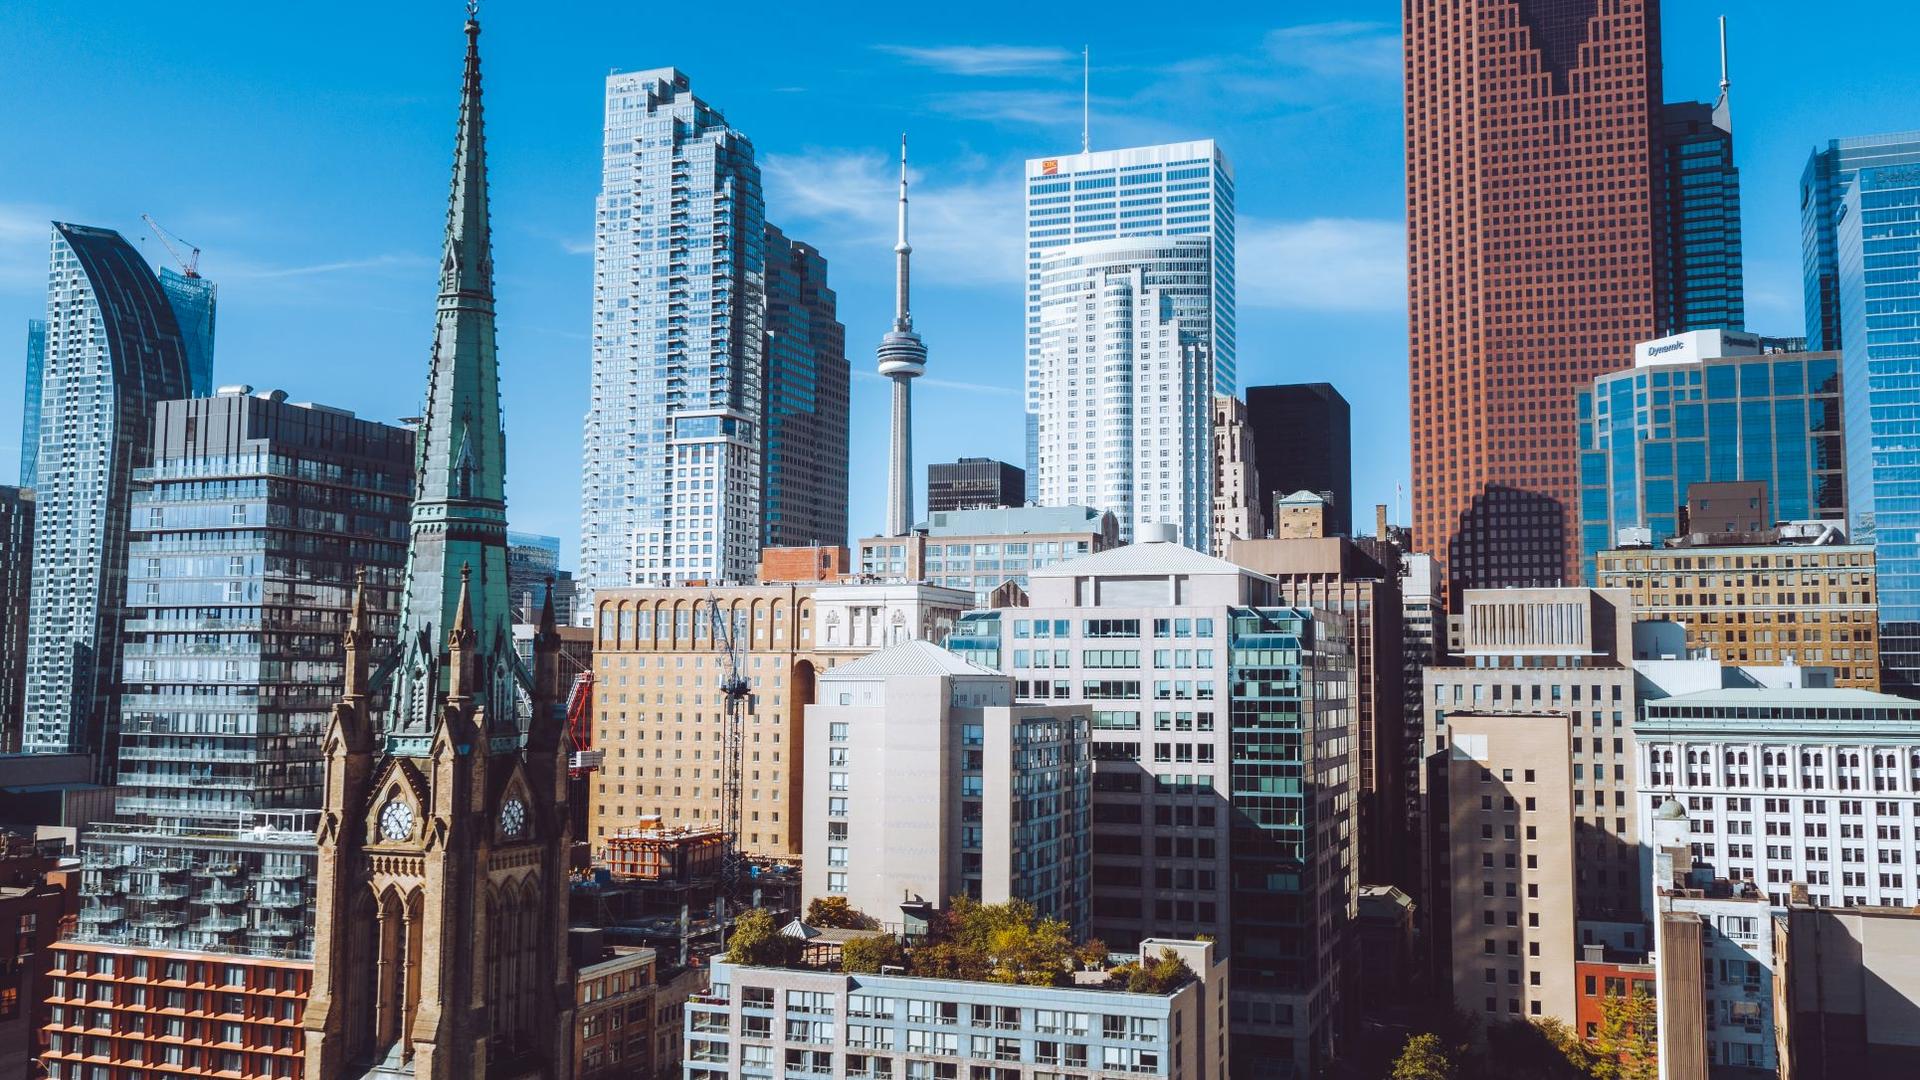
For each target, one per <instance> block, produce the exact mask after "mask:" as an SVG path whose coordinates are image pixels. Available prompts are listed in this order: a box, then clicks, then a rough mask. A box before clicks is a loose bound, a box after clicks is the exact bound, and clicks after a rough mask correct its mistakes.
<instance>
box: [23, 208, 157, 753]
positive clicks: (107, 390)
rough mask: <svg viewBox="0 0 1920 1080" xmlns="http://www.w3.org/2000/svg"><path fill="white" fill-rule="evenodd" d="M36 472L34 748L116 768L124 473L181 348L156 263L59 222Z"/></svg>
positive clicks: (31, 641) (127, 485)
mask: <svg viewBox="0 0 1920 1080" xmlns="http://www.w3.org/2000/svg"><path fill="white" fill-rule="evenodd" d="M50 254H51V265H50V270H49V274H48V281H47V338H46V366H45V370H44V374H43V379H42V382H43V387H42V392H41V412H40V455H39V461H38V464H37V466H36V469H35V473H36V475H35V484H34V493H35V513H34V525H33V552H34V561H33V600H32V610H31V613H30V619H31V623H30V626H29V629H28V645H27V650H28V651H27V706H26V722H25V727H24V730H23V736H22V739H21V747H22V749H24V750H26V751H27V752H29V753H87V754H94V755H96V762H97V768H99V769H100V771H101V773H102V778H103V779H110V778H111V777H112V775H113V773H112V767H113V754H114V750H115V747H116V735H117V729H118V725H119V716H120V695H119V686H118V684H119V679H120V644H121V641H120V635H121V627H120V621H121V616H122V609H123V605H124V604H125V602H126V590H127V523H128V521H129V519H130V517H131V515H132V505H131V503H132V488H133V474H134V471H135V470H136V469H139V468H142V467H144V466H145V465H146V463H147V457H148V453H149V449H150V448H149V446H148V441H147V440H148V430H149V425H150V424H151V422H152V413H153V407H154V403H155V402H157V401H166V400H171V399H174V398H182V397H186V396H187V394H188V390H189V383H188V373H187V355H186V348H185V345H184V344H183V342H182V340H181V336H180V327H179V323H178V322H177V321H176V320H175V317H174V313H173V307H172V305H171V304H169V303H168V301H167V297H166V293H165V292H163V291H162V290H161V288H160V281H159V279H158V278H157V277H155V276H154V273H153V268H152V267H150V266H148V265H147V262H146V260H145V259H143V258H141V256H140V253H139V252H138V251H137V250H135V249H134V247H133V245H131V244H129V243H127V241H126V240H125V239H123V238H122V237H121V236H120V234H119V233H116V232H114V231H112V230H111V229H96V228H90V227H88V226H85V225H68V224H64V223H59V222H56V223H55V224H54V226H53V237H52V244H51V245H50Z"/></svg>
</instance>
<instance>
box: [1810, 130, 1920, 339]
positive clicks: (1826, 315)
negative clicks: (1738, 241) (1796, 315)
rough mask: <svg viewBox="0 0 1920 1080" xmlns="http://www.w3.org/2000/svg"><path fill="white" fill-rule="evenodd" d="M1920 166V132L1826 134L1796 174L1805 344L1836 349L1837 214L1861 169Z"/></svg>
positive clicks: (1839, 333) (1838, 328) (1838, 333)
mask: <svg viewBox="0 0 1920 1080" xmlns="http://www.w3.org/2000/svg"><path fill="white" fill-rule="evenodd" d="M1882 165H1920V131H1905V132H1895V133H1892V134H1887V135H1862V136H1858V137H1855V138H1848V139H1830V140H1828V142H1827V145H1826V146H1825V147H1824V148H1823V149H1819V150H1815V151H1814V152H1813V154H1812V155H1811V156H1810V157H1808V158H1807V167H1806V169H1805V170H1804V171H1802V172H1801V174H1800V259H1801V263H1800V265H1801V270H1802V273H1803V276H1804V283H1805V289H1806V304H1807V348H1809V349H1813V350H1820V349H1838V348H1840V347H1841V346H1842V345H1843V344H1844V341H1843V339H1842V327H1841V319H1840V247H1839V233H1838V221H1837V218H1836V215H1837V214H1838V213H1839V210H1840V203H1841V199H1842V198H1843V196H1844V195H1845V194H1846V190H1847V185H1848V183H1849V182H1851V181H1852V179H1853V177H1854V174H1855V173H1856V172H1858V171H1859V170H1860V169H1862V168H1868V167H1877V166H1882Z"/></svg>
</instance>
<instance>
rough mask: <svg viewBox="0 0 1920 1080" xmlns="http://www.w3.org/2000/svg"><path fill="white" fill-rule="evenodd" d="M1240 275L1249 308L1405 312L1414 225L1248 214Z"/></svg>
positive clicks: (1242, 298) (1239, 249) (1242, 227)
mask: <svg viewBox="0 0 1920 1080" xmlns="http://www.w3.org/2000/svg"><path fill="white" fill-rule="evenodd" d="M1236 241H1237V242H1236V257H1237V262H1238V265H1237V267H1236V270H1235V278H1236V281H1237V283H1238V285H1239V303H1240V306H1241V307H1243V308H1246V307H1259V308H1293V309H1303V310H1314V311H1382V312H1386V311H1401V310H1404V309H1405V307H1406V302H1407V291H1406V287H1407V260H1406V228H1405V226H1403V225H1402V224H1401V223H1400V222H1397V221H1377V220H1368V219H1361V218H1310V219H1308V220H1305V221H1262V220H1259V219H1251V218H1241V219H1240V224H1239V232H1238V235H1237V237H1236Z"/></svg>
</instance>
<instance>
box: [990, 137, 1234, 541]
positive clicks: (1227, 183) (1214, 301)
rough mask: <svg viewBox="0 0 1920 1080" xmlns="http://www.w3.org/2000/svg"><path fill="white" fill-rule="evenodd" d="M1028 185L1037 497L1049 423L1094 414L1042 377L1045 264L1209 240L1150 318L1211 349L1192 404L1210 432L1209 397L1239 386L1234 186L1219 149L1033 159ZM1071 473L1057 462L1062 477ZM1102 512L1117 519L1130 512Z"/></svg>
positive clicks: (1032, 463)
mask: <svg viewBox="0 0 1920 1080" xmlns="http://www.w3.org/2000/svg"><path fill="white" fill-rule="evenodd" d="M1026 178H1027V202H1026V208H1027V393H1026V396H1027V483H1028V485H1029V490H1030V491H1045V490H1046V483H1047V479H1048V472H1049V470H1048V469H1047V467H1046V466H1045V465H1043V464H1042V463H1041V461H1040V445H1039V434H1040V429H1041V424H1042V421H1043V420H1044V419H1045V418H1046V417H1048V416H1052V417H1053V418H1054V420H1055V421H1056V422H1060V421H1064V420H1067V419H1069V417H1068V416H1067V415H1066V414H1067V413H1068V412H1069V411H1074V410H1076V409H1078V410H1084V409H1085V408H1086V405H1085V403H1084V401H1083V402H1082V403H1081V404H1080V405H1079V406H1077V407H1076V406H1075V405H1072V404H1069V402H1068V399H1067V398H1066V397H1064V396H1060V389H1061V388H1060V387H1058V386H1053V387H1049V386H1048V384H1047V381H1046V380H1045V379H1044V378H1043V377H1042V371H1043V369H1042V365H1041V344H1042V342H1041V338H1042V332H1041V310H1040V309H1041V292H1042V284H1041V274H1042V271H1041V263H1042V262H1043V261H1045V260H1047V259H1049V258H1052V257H1055V256H1058V255H1059V254H1060V253H1061V252H1060V249H1062V248H1067V247H1070V246H1073V245H1078V244H1083V243H1087V242H1089V241H1096V240H1118V239H1126V238H1141V239H1157V240H1175V239H1192V240H1204V241H1205V242H1206V246H1205V248H1204V250H1203V251H1202V252H1201V253H1200V258H1202V259H1204V260H1205V261H1206V263H1207V265H1206V266H1205V267H1204V268H1203V270H1202V271H1201V272H1200V273H1198V274H1197V275H1191V276H1186V277H1183V279H1182V280H1180V281H1179V282H1169V283H1167V287H1166V288H1165V289H1164V290H1163V291H1162V294H1161V296H1162V299H1163V300H1164V301H1165V305H1164V307H1163V309H1162V310H1159V311H1151V310H1150V311H1146V312H1144V313H1145V314H1148V315H1152V316H1155V317H1157V318H1159V319H1161V320H1171V319H1177V320H1178V321H1179V322H1180V323H1181V324H1182V325H1183V326H1185V327H1186V328H1187V329H1188V332H1189V333H1191V334H1194V335H1196V336H1197V338H1198V339H1199V340H1201V341H1204V342H1205V344H1206V349H1207V351H1208V353H1209V354H1210V355H1209V356H1208V357H1207V358H1206V360H1205V363H1207V364H1208V365H1209V372H1208V378H1207V379H1204V380H1202V390H1201V393H1200V395H1199V397H1198V398H1197V399H1196V400H1195V401H1194V402H1193V407H1194V408H1196V409H1198V410H1199V412H1200V414H1201V422H1202V424H1204V423H1205V416H1206V412H1207V405H1208V401H1209V400H1210V395H1211V394H1212V393H1213V392H1214V391H1218V392H1219V393H1223V394H1231V393H1233V391H1234V386H1235V384H1236V373H1237V367H1236V362H1235V358H1236V357H1237V355H1238V353H1237V351H1236V349H1235V342H1236V338H1235V331H1234V326H1235V324H1234V179H1233V169H1232V166H1230V165H1229V164H1228V163H1227V158H1226V155H1225V154H1224V153H1222V152H1221V151H1220V149H1219V148H1218V147H1216V146H1215V145H1214V143H1213V142H1212V140H1199V141H1195V142H1182V143H1167V144H1163V145H1160V146H1141V147H1132V148H1129V149H1125V150H1100V151H1090V152H1084V153H1079V154H1066V155H1061V156H1059V157H1049V158H1034V159H1031V160H1029V161H1028V162H1027V173H1026ZM1157 337H1158V334H1157V332H1156V338H1157ZM1082 355H1083V356H1084V355H1086V354H1082ZM1180 404H1181V405H1182V406H1183V407H1184V405H1185V403H1184V402H1183V403H1180ZM1082 419H1084V416H1083V417H1082ZM1166 434H1168V435H1169V436H1170V435H1171V434H1172V432H1167V433H1166ZM1158 445H1159V444H1157V443H1156V444H1155V446H1156V447H1157V446H1158ZM1203 446H1204V444H1203ZM1085 452H1091V451H1085ZM1204 452H1205V451H1204V449H1201V450H1197V451H1196V453H1201V454H1204ZM1065 464H1066V462H1065V461H1056V462H1054V466H1055V467H1056V468H1057V467H1059V466H1063V465H1065ZM1041 501H1042V502H1058V501H1061V500H1058V499H1048V498H1044V497H1043V498H1042V499H1041ZM1099 508H1100V509H1102V510H1112V511H1114V512H1115V513H1116V514H1118V513H1120V512H1121V509H1122V508H1121V507H1119V506H1109V505H1101V506H1100V507H1099Z"/></svg>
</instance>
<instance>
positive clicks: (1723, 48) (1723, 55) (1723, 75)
mask: <svg viewBox="0 0 1920 1080" xmlns="http://www.w3.org/2000/svg"><path fill="white" fill-rule="evenodd" d="M1731 85H1732V84H1731V83H1730V82H1728V81H1727V17H1726V16H1725V15H1722V16H1720V100H1722V101H1725V100H1726V98H1727V87H1728V86H1731Z"/></svg>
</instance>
